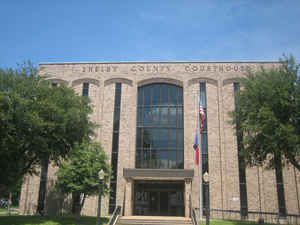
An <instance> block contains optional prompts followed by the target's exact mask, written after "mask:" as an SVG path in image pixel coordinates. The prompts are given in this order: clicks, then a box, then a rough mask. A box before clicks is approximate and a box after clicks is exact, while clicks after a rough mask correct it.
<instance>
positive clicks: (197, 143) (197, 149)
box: [193, 133, 199, 165]
mask: <svg viewBox="0 0 300 225" xmlns="http://www.w3.org/2000/svg"><path fill="white" fill-rule="evenodd" d="M193 148H194V150H195V162H196V165H199V142H198V134H197V133H196V135H195V141H194V145H193Z"/></svg>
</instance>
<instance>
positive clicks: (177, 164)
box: [136, 83, 183, 169]
mask: <svg viewBox="0 0 300 225" xmlns="http://www.w3.org/2000/svg"><path fill="white" fill-rule="evenodd" d="M137 115H138V116H137V136H136V168H169V169H175V168H181V169H183V98H182V87H179V86H176V85H172V84H165V83H158V84H150V85H145V86H142V87H139V89H138V108H137Z"/></svg>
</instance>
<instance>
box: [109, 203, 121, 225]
mask: <svg viewBox="0 0 300 225" xmlns="http://www.w3.org/2000/svg"><path fill="white" fill-rule="evenodd" d="M120 213H121V206H119V205H117V206H116V208H115V210H114V212H113V214H112V216H111V217H110V219H109V221H108V224H107V225H115V224H116V222H117V221H118V218H119V216H120Z"/></svg>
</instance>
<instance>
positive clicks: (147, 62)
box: [39, 60, 280, 65]
mask: <svg viewBox="0 0 300 225" xmlns="http://www.w3.org/2000/svg"><path fill="white" fill-rule="evenodd" d="M154 63H156V64H160V63H164V64H166V63H168V64H172V63H174V64H177V63H280V61H258V60H256V61H255V60H253V61H251V60H248V61H246V60H245V61H241V60H240V61H132V62H130V61H124V62H122V61H120V62H101V61H99V62H97V61H91V62H89V61H86V62H84V61H83V62H41V63H39V65H68V64H154Z"/></svg>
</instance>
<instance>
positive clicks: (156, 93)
mask: <svg viewBox="0 0 300 225" xmlns="http://www.w3.org/2000/svg"><path fill="white" fill-rule="evenodd" d="M159 89H160V85H159V84H154V85H153V98H152V105H159V104H160V99H159V97H160V90H159Z"/></svg>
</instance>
